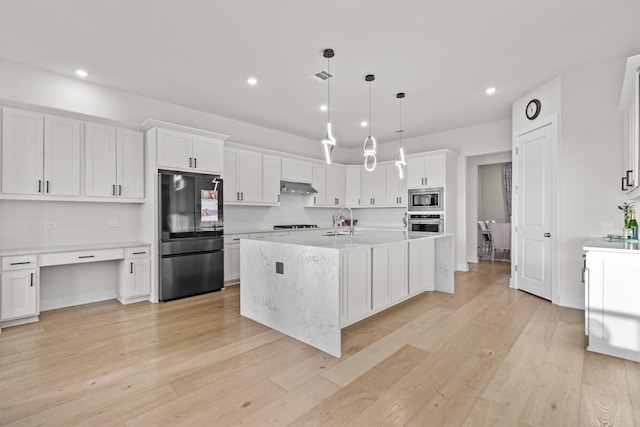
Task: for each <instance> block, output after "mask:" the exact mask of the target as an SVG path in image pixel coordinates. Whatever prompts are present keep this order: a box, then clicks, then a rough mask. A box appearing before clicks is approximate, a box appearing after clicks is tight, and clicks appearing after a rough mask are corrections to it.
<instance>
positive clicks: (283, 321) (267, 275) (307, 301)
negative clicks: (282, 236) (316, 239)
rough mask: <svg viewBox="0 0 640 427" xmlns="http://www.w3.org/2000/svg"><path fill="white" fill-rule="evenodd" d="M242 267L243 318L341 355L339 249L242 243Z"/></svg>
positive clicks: (257, 242)
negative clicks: (279, 266) (280, 269)
mask: <svg viewBox="0 0 640 427" xmlns="http://www.w3.org/2000/svg"><path fill="white" fill-rule="evenodd" d="M276 263H281V264H282V272H281V273H279V272H278V271H277V268H276ZM240 268H241V274H240V275H241V289H242V290H241V292H240V314H242V315H243V316H245V317H248V318H250V319H253V320H255V321H256V322H259V323H262V324H263V325H267V326H269V327H270V328H273V329H275V330H277V331H279V332H282V333H283V334H286V335H289V336H291V337H293V338H295V339H297V340H300V341H302V342H304V343H307V344H309V345H312V346H314V347H316V348H320V349H322V350H323V351H325V352H327V353H329V354H331V355H332V356H335V357H340V348H341V346H340V342H341V334H340V329H341V326H340V307H341V302H340V274H339V273H340V252H339V251H337V250H335V249H328V248H322V247H314V246H301V245H283V244H279V243H274V242H270V241H263V240H249V239H243V240H242V243H241V245H240Z"/></svg>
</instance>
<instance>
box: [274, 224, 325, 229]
mask: <svg viewBox="0 0 640 427" xmlns="http://www.w3.org/2000/svg"><path fill="white" fill-rule="evenodd" d="M292 228H318V226H317V225H315V224H291V225H274V226H273V229H274V230H284V229H287V230H289V229H292Z"/></svg>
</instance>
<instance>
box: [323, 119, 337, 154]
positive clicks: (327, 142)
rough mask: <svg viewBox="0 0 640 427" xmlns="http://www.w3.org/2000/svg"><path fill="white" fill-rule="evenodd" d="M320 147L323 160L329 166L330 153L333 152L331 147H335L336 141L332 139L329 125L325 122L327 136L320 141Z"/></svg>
mask: <svg viewBox="0 0 640 427" xmlns="http://www.w3.org/2000/svg"><path fill="white" fill-rule="evenodd" d="M322 145H323V146H324V158H325V160H326V161H327V164H328V165H330V164H331V153H332V152H333V147H335V146H336V140H335V139H334V138H333V135H332V134H331V123H330V122H327V135H326V136H325V137H324V139H323V140H322Z"/></svg>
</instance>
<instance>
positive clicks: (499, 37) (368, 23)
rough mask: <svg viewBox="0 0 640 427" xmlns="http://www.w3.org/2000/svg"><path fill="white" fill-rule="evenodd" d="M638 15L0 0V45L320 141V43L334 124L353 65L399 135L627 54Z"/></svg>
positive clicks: (593, 1) (383, 136) (412, 6)
mask: <svg viewBox="0 0 640 427" xmlns="http://www.w3.org/2000/svg"><path fill="white" fill-rule="evenodd" d="M639 27H640V0H535V1H532V0H529V1H525V0H483V1H479V0H397V1H389V0H318V1H314V2H310V1H302V0H277V1H267V0H235V1H233V0H232V1H230V0H226V1H219V0H181V1H178V0H109V1H105V0H57V1H51V0H2V1H1V2H0V57H3V58H6V59H10V60H13V61H16V62H20V63H24V64H28V65H32V66H35V67H38V68H42V69H45V70H50V71H54V72H57V73H62V74H66V75H72V73H73V69H74V68H77V67H82V68H85V69H87V71H88V72H89V73H90V75H89V77H88V80H89V81H92V82H96V83H100V84H104V85H108V86H113V87H117V88H121V89H126V90H129V91H132V92H136V93H139V94H144V95H148V96H151V97H154V98H157V99H161V100H165V101H169V102H173V103H175V104H180V105H184V106H188V107H191V108H195V109H198V110H202V111H207V112H210V113H214V114H217V115H221V116H226V117H231V118H234V119H238V120H242V121H246V122H250V123H254V124H258V125H262V126H266V127H269V128H273V129H278V130H282V131H285V132H289V133H292V134H296V135H300V136H304V137H308V138H311V139H318V140H319V139H321V138H322V137H323V136H324V122H325V120H326V113H321V112H320V110H319V106H320V105H321V104H323V103H326V83H318V82H316V81H314V80H312V79H311V78H310V77H309V76H310V75H311V74H313V73H314V72H316V71H319V70H322V69H326V65H327V62H326V60H325V59H324V58H323V57H322V50H323V49H324V48H333V49H334V50H335V52H336V56H335V57H334V58H333V60H332V62H331V70H332V72H333V73H334V74H335V78H334V79H332V86H331V90H332V100H331V102H332V104H331V107H332V123H333V129H334V136H335V137H336V139H337V140H338V144H340V145H343V146H349V147H356V146H359V145H360V144H362V141H363V140H364V138H365V136H366V135H367V130H366V129H363V128H361V127H360V121H361V120H363V119H366V118H367V108H368V98H367V96H368V86H367V83H365V81H364V75H365V74H368V73H373V74H375V75H376V81H375V82H373V83H372V96H373V120H372V124H373V135H374V136H376V138H377V139H378V141H379V142H385V141H389V140H393V139H396V134H395V133H393V131H394V130H395V129H398V128H399V105H398V101H397V100H396V99H395V93H396V92H399V91H404V92H406V94H407V97H406V98H405V100H404V101H403V128H404V129H405V131H406V132H405V134H404V135H405V137H411V136H416V135H422V134H427V133H432V132H435V131H441V130H446V129H451V128H457V127H462V126H468V125H472V124H477V123H481V122H487V121H492V120H499V119H506V118H509V117H510V108H511V102H512V101H513V100H514V99H516V98H518V97H520V96H522V95H523V94H525V93H527V92H528V91H530V90H532V89H533V88H534V87H536V86H538V85H539V84H541V83H543V82H545V81H547V80H549V79H551V78H553V77H554V76H556V75H558V74H560V73H562V72H564V71H567V70H570V69H573V68H576V67H581V66H584V65H586V64H590V63H597V62H601V61H605V60H611V59H619V58H623V57H626V56H630V55H632V54H637V53H640V52H636V51H634V49H637V48H638V46H639V40H640V30H639ZM621 73H622V70H621ZM248 76H256V77H257V78H258V79H259V83H258V85H257V86H256V87H253V88H252V87H249V86H248V85H247V84H246V78H247V77H248ZM488 86H496V87H497V90H498V91H497V93H496V94H495V95H494V96H492V97H489V96H487V95H485V89H486V88H487V87H488Z"/></svg>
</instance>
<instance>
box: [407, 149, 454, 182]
mask: <svg viewBox="0 0 640 427" xmlns="http://www.w3.org/2000/svg"><path fill="white" fill-rule="evenodd" d="M444 163H445V156H444V154H429V155H421V156H417V157H411V158H409V159H407V187H408V188H416V187H442V186H443V185H444Z"/></svg>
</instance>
